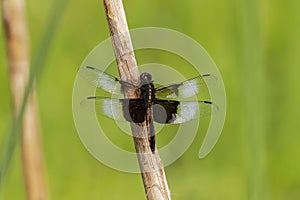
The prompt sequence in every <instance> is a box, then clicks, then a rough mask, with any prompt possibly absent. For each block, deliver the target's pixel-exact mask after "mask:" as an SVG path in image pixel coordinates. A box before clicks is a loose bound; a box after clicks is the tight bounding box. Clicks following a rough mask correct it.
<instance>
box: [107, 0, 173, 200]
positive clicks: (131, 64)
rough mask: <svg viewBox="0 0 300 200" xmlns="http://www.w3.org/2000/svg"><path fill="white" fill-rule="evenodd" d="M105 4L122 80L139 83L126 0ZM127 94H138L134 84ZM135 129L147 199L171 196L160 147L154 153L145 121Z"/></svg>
mask: <svg viewBox="0 0 300 200" xmlns="http://www.w3.org/2000/svg"><path fill="white" fill-rule="evenodd" d="M104 7H105V12H106V18H107V21H108V25H109V30H110V34H111V36H112V43H113V48H114V52H115V56H116V60H117V63H118V69H119V73H120V77H121V80H123V81H127V82H131V83H134V84H137V83H138V82H139V72H138V68H137V63H136V60H135V56H134V51H133V47H132V43H131V38H130V34H129V30H128V25H127V21H126V16H125V11H124V8H123V3H122V0H104ZM125 96H126V97H129V98H137V94H135V92H134V91H132V90H130V88H127V89H126V91H125ZM131 129H132V134H133V136H134V137H133V139H134V144H135V149H136V152H137V156H138V161H139V165H140V169H141V174H142V178H143V183H144V187H145V192H146V196H147V199H148V200H158V199H162V200H169V199H171V197H170V192H169V188H168V184H167V180H166V176H165V171H164V167H163V165H162V163H161V160H160V157H159V155H158V153H157V151H155V153H154V154H152V153H151V150H150V147H149V143H148V138H147V129H146V127H145V124H144V126H140V127H139V126H134V125H132V126H131Z"/></svg>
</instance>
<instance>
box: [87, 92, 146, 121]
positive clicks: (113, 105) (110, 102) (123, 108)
mask: <svg viewBox="0 0 300 200" xmlns="http://www.w3.org/2000/svg"><path fill="white" fill-rule="evenodd" d="M81 106H82V107H84V108H86V109H87V110H90V111H93V112H95V113H96V114H97V115H104V116H106V117H109V118H111V119H114V120H118V121H129V122H134V123H142V122H144V121H145V115H146V110H145V107H144V101H142V100H141V99H115V98H106V97H101V96H91V97H87V98H86V99H84V100H83V101H82V102H81Z"/></svg>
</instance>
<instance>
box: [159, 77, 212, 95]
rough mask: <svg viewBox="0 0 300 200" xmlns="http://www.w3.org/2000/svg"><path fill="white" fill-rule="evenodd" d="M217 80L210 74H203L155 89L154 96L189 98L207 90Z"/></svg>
mask: <svg viewBox="0 0 300 200" xmlns="http://www.w3.org/2000/svg"><path fill="white" fill-rule="evenodd" d="M216 81H217V79H216V77H215V76H214V75H212V74H204V75H201V76H197V77H195V78H192V79H189V80H187V81H183V82H181V83H177V84H173V85H169V86H166V87H160V88H157V89H156V97H157V98H160V99H174V98H189V97H192V96H194V95H196V94H198V93H200V92H201V91H204V90H207V86H208V87H210V86H211V85H213V84H214V83H215V82H216Z"/></svg>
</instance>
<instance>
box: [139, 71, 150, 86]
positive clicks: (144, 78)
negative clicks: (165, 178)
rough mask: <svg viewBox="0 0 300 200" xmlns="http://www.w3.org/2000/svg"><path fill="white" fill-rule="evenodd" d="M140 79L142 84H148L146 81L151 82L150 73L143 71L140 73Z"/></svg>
mask: <svg viewBox="0 0 300 200" xmlns="http://www.w3.org/2000/svg"><path fill="white" fill-rule="evenodd" d="M140 80H141V83H142V84H148V83H151V81H152V75H151V74H149V73H147V72H144V73H142V74H141V75H140Z"/></svg>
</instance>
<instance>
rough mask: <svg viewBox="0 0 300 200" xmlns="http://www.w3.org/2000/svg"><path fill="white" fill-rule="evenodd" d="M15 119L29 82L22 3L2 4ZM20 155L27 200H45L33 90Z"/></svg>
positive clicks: (5, 1) (5, 0)
mask: <svg viewBox="0 0 300 200" xmlns="http://www.w3.org/2000/svg"><path fill="white" fill-rule="evenodd" d="M2 9H3V13H2V14H3V22H4V28H5V36H6V40H7V55H8V64H9V76H10V89H11V95H12V101H13V111H14V117H15V118H16V117H17V115H18V114H19V111H20V107H21V104H22V100H23V97H24V91H25V88H26V85H27V83H28V78H29V64H30V58H29V41H28V32H27V26H26V16H25V9H24V1H23V0H2ZM21 145H22V147H21V151H22V162H23V173H24V178H25V184H26V192H27V196H28V199H29V200H47V199H48V193H47V189H46V184H45V177H44V168H43V159H42V150H41V145H40V138H39V127H38V116H37V100H36V95H35V90H33V91H32V93H31V94H30V97H29V100H28V104H27V106H26V109H25V113H24V118H23V124H22V139H21Z"/></svg>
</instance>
